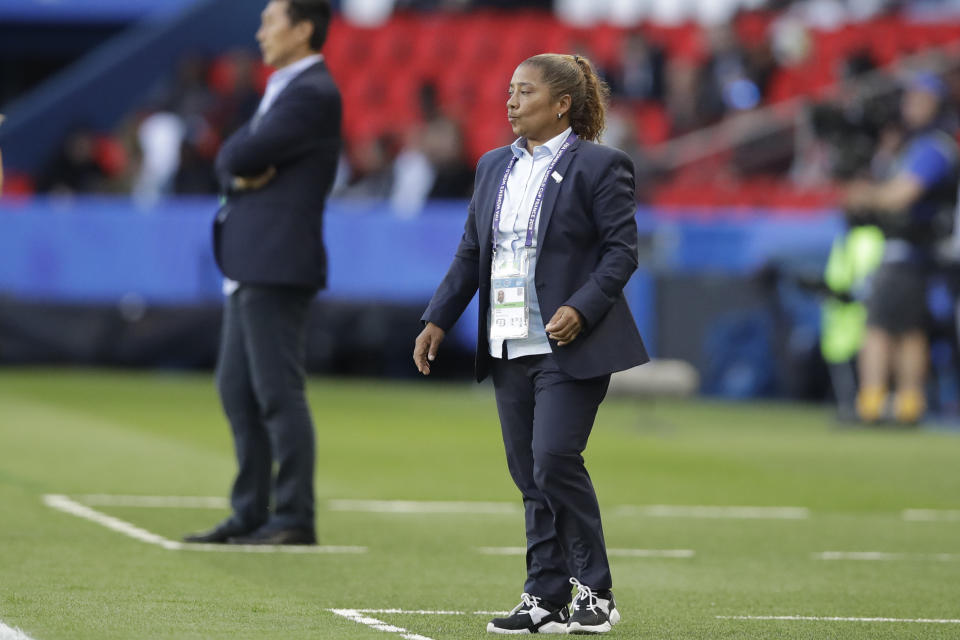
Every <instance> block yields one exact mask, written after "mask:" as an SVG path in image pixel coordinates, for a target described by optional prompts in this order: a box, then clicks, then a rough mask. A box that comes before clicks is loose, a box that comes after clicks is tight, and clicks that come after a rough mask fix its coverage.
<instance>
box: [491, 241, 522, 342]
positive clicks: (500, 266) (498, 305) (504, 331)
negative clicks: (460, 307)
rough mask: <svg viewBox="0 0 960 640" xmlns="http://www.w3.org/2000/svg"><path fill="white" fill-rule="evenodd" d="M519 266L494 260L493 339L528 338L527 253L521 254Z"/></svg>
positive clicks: (513, 262)
mask: <svg viewBox="0 0 960 640" xmlns="http://www.w3.org/2000/svg"><path fill="white" fill-rule="evenodd" d="M519 255H520V260H519V263H518V262H516V261H513V260H509V261H508V262H507V263H506V264H504V263H502V262H500V261H498V260H497V259H496V257H494V260H493V272H492V276H491V278H490V289H491V292H492V301H491V307H490V309H491V314H490V338H491V339H493V340H505V339H511V338H526V337H527V334H528V332H529V330H530V301H529V299H530V297H529V296H528V295H527V271H528V268H529V261H528V260H527V252H526V251H523V250H521V251H520V254H519Z"/></svg>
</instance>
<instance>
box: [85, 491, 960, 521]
mask: <svg viewBox="0 0 960 640" xmlns="http://www.w3.org/2000/svg"><path fill="white" fill-rule="evenodd" d="M77 500H78V501H80V502H82V503H83V504H86V505H89V506H93V507H152V508H185V509H226V508H229V506H230V504H229V501H228V500H227V499H226V498H223V497H216V496H131V495H107V494H93V495H86V496H79V497H77ZM327 509H328V510H329V511H354V512H364V513H406V514H430V513H436V514H479V515H491V514H516V513H521V512H522V511H523V507H522V506H521V505H520V504H518V503H516V502H474V501H442V500H353V499H332V500H328V501H327ZM908 511H922V510H908ZM905 513H906V512H905ZM942 513H946V514H950V513H952V512H942ZM611 515H614V516H644V517H648V518H718V519H754V520H805V519H807V518H809V517H810V510H809V509H807V508H806V507H746V506H708V505H669V504H654V505H621V506H618V507H614V508H613V509H612V510H611ZM904 517H906V515H905V516H904ZM957 518H958V519H960V511H958V512H957Z"/></svg>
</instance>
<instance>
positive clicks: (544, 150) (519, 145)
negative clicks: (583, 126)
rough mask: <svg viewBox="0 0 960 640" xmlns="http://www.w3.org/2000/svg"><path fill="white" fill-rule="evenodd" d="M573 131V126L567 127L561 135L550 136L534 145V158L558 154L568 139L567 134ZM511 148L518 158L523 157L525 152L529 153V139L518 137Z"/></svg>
mask: <svg viewBox="0 0 960 640" xmlns="http://www.w3.org/2000/svg"><path fill="white" fill-rule="evenodd" d="M571 131H573V129H572V127H567V128H566V129H565V130H564V131H563V133H561V134H560V135H557V136H555V137H553V138H550V139H549V140H547V141H546V142H545V143H543V144H542V145H539V146H536V147H534V148H533V159H534V160H536V159H537V158H540V157H543V156H544V155H546V154H549V155H550V157H551V158H552V157H553V156H555V155H557V152H558V151H560V147H561V146H563V143H564V141H565V140H566V139H567V136H569V135H570V132H571ZM510 148H511V149H512V150H513V155H515V156H517V158H522V157H523V154H524V153H527V141H526V139H525V138H517V139H516V140H514V141H513V144H511V145H510Z"/></svg>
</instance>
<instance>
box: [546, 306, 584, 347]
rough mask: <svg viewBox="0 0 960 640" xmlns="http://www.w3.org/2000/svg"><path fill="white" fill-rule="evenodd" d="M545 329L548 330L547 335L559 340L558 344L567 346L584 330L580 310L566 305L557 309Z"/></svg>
mask: <svg viewBox="0 0 960 640" xmlns="http://www.w3.org/2000/svg"><path fill="white" fill-rule="evenodd" d="M544 329H546V330H547V337H549V338H550V339H551V340H556V341H557V346H559V347H565V346H566V345H568V344H570V343H571V342H573V341H574V339H576V337H577V336H578V335H580V332H581V331H583V318H582V317H580V312H579V311H577V310H576V309H574V308H573V307H568V306H566V305H564V306H562V307H560V308H559V309H557V312H556V313H555V314H553V317H552V318H550V322H548V323H547V326H545V327H544Z"/></svg>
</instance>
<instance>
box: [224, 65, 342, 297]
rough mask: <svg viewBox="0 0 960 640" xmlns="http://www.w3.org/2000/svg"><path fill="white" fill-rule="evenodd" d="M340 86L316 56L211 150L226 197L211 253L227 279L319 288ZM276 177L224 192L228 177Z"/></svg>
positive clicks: (334, 163) (336, 145)
mask: <svg viewBox="0 0 960 640" xmlns="http://www.w3.org/2000/svg"><path fill="white" fill-rule="evenodd" d="M340 117H341V102H340V92H339V91H338V90H337V87H336V85H335V84H334V82H333V78H332V77H331V76H330V73H329V72H328V71H327V68H326V65H325V64H324V63H323V62H318V63H317V64H315V65H313V66H311V67H308V68H307V69H305V70H304V71H303V72H302V73H301V74H300V75H298V76H297V77H296V78H294V79H293V80H292V81H291V82H290V84H289V85H288V86H287V87H286V88H284V89H283V91H281V92H280V94H279V95H278V96H277V99H276V101H275V102H274V103H273V105H272V106H271V107H270V109H269V110H268V111H267V112H266V113H265V114H264V115H263V116H262V117H261V118H259V119H256V118H255V119H254V120H251V121H250V122H248V123H247V124H245V125H244V126H243V127H241V128H240V129H239V130H237V132H236V133H234V134H233V135H232V136H230V137H229V138H228V139H227V141H226V142H225V143H224V144H223V146H222V147H221V148H220V153H219V154H218V155H217V162H216V168H217V175H218V177H219V179H220V182H221V185H222V188H223V191H224V192H225V193H226V194H227V198H226V202H225V203H224V205H223V206H222V207H221V209H220V211H219V212H218V214H217V218H216V222H215V223H214V254H215V255H216V258H217V264H219V265H220V270H221V271H223V273H224V275H226V276H227V277H228V278H231V279H233V280H236V281H238V282H242V283H248V284H266V285H285V286H301V287H316V288H323V287H325V286H326V284H327V254H326V250H325V249H324V243H323V210H324V206H325V201H326V197H327V195H328V194H329V192H330V188H331V187H332V186H333V180H334V177H335V175H336V170H337V159H338V156H339V153H340ZM271 166H273V167H276V169H277V175H276V176H275V177H274V178H273V180H272V181H270V182H269V183H268V184H267V185H266V186H265V187H263V188H262V189H257V190H252V191H231V189H230V183H231V180H232V177H233V176H245V177H254V176H258V175H260V174H262V173H263V172H265V171H266V170H267V169H268V168H269V167H271Z"/></svg>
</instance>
